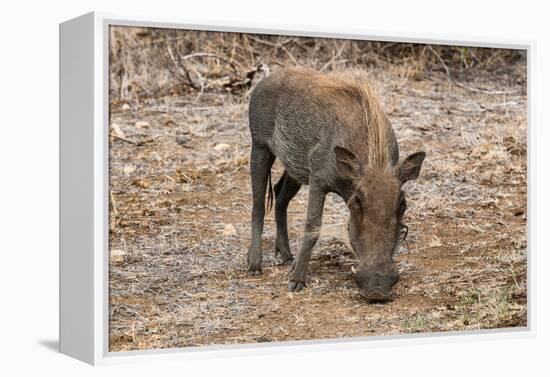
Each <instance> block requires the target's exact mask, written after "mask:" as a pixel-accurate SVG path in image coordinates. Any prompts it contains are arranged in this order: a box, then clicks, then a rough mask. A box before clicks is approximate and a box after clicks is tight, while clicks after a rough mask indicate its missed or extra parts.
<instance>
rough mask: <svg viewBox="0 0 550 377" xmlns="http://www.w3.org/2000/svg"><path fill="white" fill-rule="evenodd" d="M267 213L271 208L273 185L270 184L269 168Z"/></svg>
mask: <svg viewBox="0 0 550 377" xmlns="http://www.w3.org/2000/svg"><path fill="white" fill-rule="evenodd" d="M267 182H268V186H267V190H268V191H267V213H269V212H271V208H273V185H272V184H271V169H269V175H268V176H267Z"/></svg>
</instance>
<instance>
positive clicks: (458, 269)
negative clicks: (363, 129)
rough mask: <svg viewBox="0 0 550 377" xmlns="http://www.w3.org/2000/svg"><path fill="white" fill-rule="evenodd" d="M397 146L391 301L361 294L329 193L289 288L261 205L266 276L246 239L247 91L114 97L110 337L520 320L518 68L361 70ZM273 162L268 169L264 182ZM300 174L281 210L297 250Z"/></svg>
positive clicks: (522, 97)
mask: <svg viewBox="0 0 550 377" xmlns="http://www.w3.org/2000/svg"><path fill="white" fill-rule="evenodd" d="M369 75H370V77H371V80H372V83H373V86H374V87H375V89H376V90H377V92H378V94H379V96H380V98H381V101H382V103H383V105H384V107H385V109H386V111H387V113H388V115H389V117H390V119H391V121H392V124H393V126H394V128H395V131H396V134H397V138H398V140H399V143H400V148H401V157H402V158H403V156H406V155H408V154H409V153H412V152H415V151H418V150H424V151H426V152H427V159H426V161H425V163H424V166H423V170H422V172H421V175H420V177H419V179H418V180H417V181H415V182H409V183H407V184H406V186H405V192H406V195H407V201H408V205H409V209H408V211H407V213H406V215H405V223H406V224H408V226H409V228H410V229H409V237H408V247H406V245H403V246H402V247H401V249H400V252H399V253H398V254H397V255H396V262H397V263H398V265H399V269H400V270H401V280H400V282H399V283H398V284H397V285H396V287H395V289H394V296H393V299H392V300H391V301H390V302H388V303H385V304H367V303H366V302H365V301H363V300H362V298H361V297H360V295H359V293H358V291H357V289H356V287H355V283H354V281H353V280H352V277H351V273H350V269H351V266H352V265H353V264H354V260H353V257H352V254H351V252H350V251H349V250H348V249H347V248H346V247H345V246H344V244H343V243H342V242H341V241H340V229H341V228H342V224H344V223H345V221H346V216H347V209H346V207H345V205H344V204H343V203H342V200H341V199H340V198H338V197H337V196H330V197H329V198H328V200H327V203H326V210H325V216H324V225H323V226H324V230H323V234H324V235H323V236H322V238H321V240H320V242H319V243H318V244H317V246H316V247H315V250H314V253H313V257H312V261H311V264H310V270H309V276H308V278H309V280H308V281H307V288H306V289H305V290H303V291H302V292H299V293H292V294H291V293H289V292H288V291H287V279H288V271H289V267H288V266H280V265H279V264H278V261H277V259H276V258H275V256H274V252H273V242H274V233H275V224H274V221H273V212H271V213H270V214H269V215H268V216H267V218H266V226H265V232H264V243H263V249H264V274H263V275H262V276H260V277H250V276H248V275H247V274H246V272H245V260H246V252H247V247H248V244H249V240H250V227H249V219H250V212H251V208H250V205H251V193H250V183H249V168H248V156H249V149H250V141H249V132H248V122H247V101H246V98H245V99H243V98H242V97H239V98H237V97H234V96H232V95H231V94H221V93H203V94H202V95H200V96H198V95H197V94H196V93H189V95H188V96H167V97H163V98H155V99H152V100H148V101H147V102H142V103H141V104H140V106H139V107H137V106H134V105H128V104H124V103H118V102H113V103H112V104H111V109H110V111H111V135H112V136H111V138H110V145H111V147H110V188H111V209H110V226H111V232H110V250H111V256H110V275H109V279H110V280H109V283H110V322H109V330H110V349H111V351H123V350H135V349H150V348H170V347H187V346H200V345H211V344H234V343H257V342H280V341H286V340H305V339H327V338H342V337H356V336H369V335H386V334H403V333H416V332H439V331H456V330H477V329H488V328H497V327H517V326H526V324H527V288H526V281H527V275H526V271H527V268H526V267H527V255H526V243H527V237H526V211H527V183H526V182H527V157H526V136H527V119H526V116H527V95H526V74H525V69H524V67H512V68H511V69H510V70H509V71H507V72H506V71H505V72H504V73H503V72H502V71H501V72H500V74H499V75H491V74H489V73H488V74H487V75H479V74H478V75H476V76H473V75H472V77H462V78H460V82H459V83H458V84H456V83H451V82H449V80H447V77H446V76H445V75H444V74H441V75H432V76H427V77H425V78H423V79H422V80H420V81H414V80H407V79H405V78H404V76H403V75H402V74H401V72H399V69H397V68H396V69H388V68H385V69H383V68H380V69H373V70H371V71H369ZM280 174H281V167H280V165H279V164H278V163H276V165H275V166H274V169H273V175H274V182H276V179H277V177H278V176H279V175H280ZM306 199H307V187H303V188H302V190H301V191H300V193H299V194H298V196H297V197H296V198H295V200H294V201H293V202H292V203H291V204H290V207H289V234H290V239H291V249H292V252H293V253H294V254H295V253H296V252H297V249H298V247H299V242H300V237H301V234H302V229H303V222H304V216H305V203H306Z"/></svg>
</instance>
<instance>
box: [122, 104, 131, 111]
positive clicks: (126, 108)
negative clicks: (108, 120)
mask: <svg viewBox="0 0 550 377" xmlns="http://www.w3.org/2000/svg"><path fill="white" fill-rule="evenodd" d="M122 110H130V105H128V104H127V103H125V104H124V105H122Z"/></svg>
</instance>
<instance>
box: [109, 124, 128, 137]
mask: <svg viewBox="0 0 550 377" xmlns="http://www.w3.org/2000/svg"><path fill="white" fill-rule="evenodd" d="M111 129H112V132H113V135H115V136H118V137H122V138H124V137H125V135H124V131H122V128H120V124H117V123H113V124H111Z"/></svg>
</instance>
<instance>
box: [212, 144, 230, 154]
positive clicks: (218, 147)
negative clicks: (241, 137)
mask: <svg viewBox="0 0 550 377" xmlns="http://www.w3.org/2000/svg"><path fill="white" fill-rule="evenodd" d="M229 148H231V145H229V144H226V143H220V144H216V146H215V147H214V149H215V150H216V151H218V152H221V151H226V150H228V149H229Z"/></svg>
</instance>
